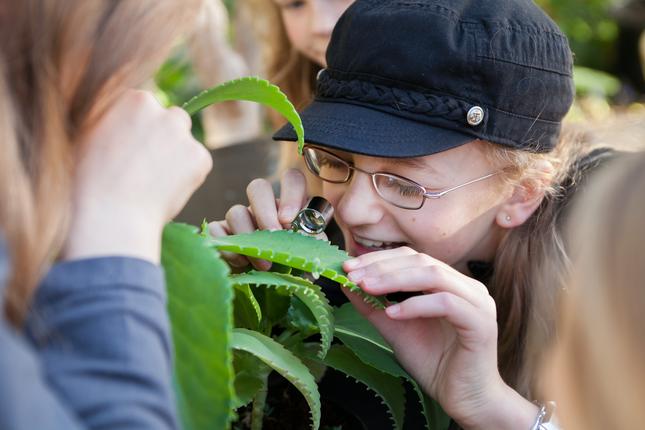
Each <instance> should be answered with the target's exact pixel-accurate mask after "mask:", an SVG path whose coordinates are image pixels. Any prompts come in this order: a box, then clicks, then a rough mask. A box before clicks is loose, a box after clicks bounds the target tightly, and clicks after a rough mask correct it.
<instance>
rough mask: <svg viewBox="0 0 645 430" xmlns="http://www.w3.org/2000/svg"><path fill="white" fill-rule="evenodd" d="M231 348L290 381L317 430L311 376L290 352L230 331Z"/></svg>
mask: <svg viewBox="0 0 645 430" xmlns="http://www.w3.org/2000/svg"><path fill="white" fill-rule="evenodd" d="M232 346H233V348H234V349H237V350H242V351H246V352H249V353H251V354H253V355H254V356H256V357H257V358H259V359H260V360H262V361H263V362H264V363H265V364H266V365H268V366H269V367H271V368H273V369H274V370H276V371H277V372H278V373H280V374H281V375H282V376H283V377H285V378H286V379H287V380H288V381H289V382H291V383H292V384H293V385H294V386H295V387H296V388H297V389H298V390H299V391H300V392H301V393H302V395H303V396H304V397H305V400H306V401H307V403H308V404H309V408H310V412H311V428H312V429H314V430H318V428H319V427H320V394H319V393H318V386H317V385H316V381H315V380H314V377H313V375H312V374H311V372H309V369H308V368H307V366H305V365H304V364H303V363H302V362H301V361H300V360H299V359H298V357H296V356H295V355H294V354H293V353H292V352H291V351H289V350H287V349H285V348H284V347H283V346H282V345H280V344H279V343H278V342H276V341H275V340H273V339H271V338H270V337H268V336H265V335H263V334H261V333H258V332H254V331H251V330H246V329H241V328H238V329H235V330H233V338H232Z"/></svg>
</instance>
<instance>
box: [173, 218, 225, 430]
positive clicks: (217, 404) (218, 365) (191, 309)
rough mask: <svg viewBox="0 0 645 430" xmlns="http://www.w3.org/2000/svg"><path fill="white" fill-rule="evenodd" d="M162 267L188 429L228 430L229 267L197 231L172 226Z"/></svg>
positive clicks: (180, 400) (181, 404)
mask: <svg viewBox="0 0 645 430" xmlns="http://www.w3.org/2000/svg"><path fill="white" fill-rule="evenodd" d="M161 263H162V265H163V267H164V271H165V274H166V284H167V289H168V310H169V313H170V320H171V326H172V336H173V344H174V348H175V351H174V356H175V361H174V373H175V376H174V378H175V387H176V390H177V399H178V404H179V412H180V416H181V420H182V423H183V428H185V429H188V430H191V429H206V428H218V429H225V428H228V426H229V422H230V421H231V420H232V419H233V406H234V402H235V395H234V391H233V378H234V373H233V365H232V361H233V356H232V353H231V348H230V336H231V330H232V328H233V327H232V325H233V311H232V302H233V288H232V287H231V283H230V280H229V278H228V273H229V269H228V265H227V264H226V263H224V262H223V261H222V260H221V259H220V257H219V254H218V253H217V252H216V251H215V250H213V248H212V247H211V246H209V239H207V238H205V237H203V236H200V235H199V234H198V230H197V228H196V227H193V226H189V225H186V224H174V223H171V224H168V225H167V226H166V228H165V229H164V232H163V243H162V251H161Z"/></svg>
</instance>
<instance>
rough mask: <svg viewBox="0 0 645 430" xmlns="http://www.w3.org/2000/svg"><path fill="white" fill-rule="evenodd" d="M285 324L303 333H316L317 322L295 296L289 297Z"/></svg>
mask: <svg viewBox="0 0 645 430" xmlns="http://www.w3.org/2000/svg"><path fill="white" fill-rule="evenodd" d="M287 324H288V325H289V327H290V328H293V329H296V330H297V331H299V332H300V333H303V334H305V335H311V334H314V333H318V332H319V331H320V330H319V328H318V323H317V322H316V318H315V317H314V315H313V313H311V310H309V308H308V307H307V305H306V304H305V303H304V302H303V301H302V300H300V299H299V298H298V297H296V296H292V297H291V304H290V305H289V311H288V312H287Z"/></svg>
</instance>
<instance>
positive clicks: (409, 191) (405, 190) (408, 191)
mask: <svg viewBox="0 0 645 430" xmlns="http://www.w3.org/2000/svg"><path fill="white" fill-rule="evenodd" d="M399 194H400V195H402V196H403V197H416V196H418V195H419V194H421V192H420V190H419V187H415V186H412V185H403V184H399Z"/></svg>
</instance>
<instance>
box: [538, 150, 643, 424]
mask: <svg viewBox="0 0 645 430" xmlns="http://www.w3.org/2000/svg"><path fill="white" fill-rule="evenodd" d="M625 158H626V159H624V160H617V161H615V162H613V163H612V164H611V165H609V166H608V167H607V169H606V170H605V171H602V172H599V174H598V177H596V178H594V181H593V182H592V183H591V185H590V187H589V188H588V191H587V192H586V193H585V194H584V195H583V196H582V199H581V200H580V201H579V202H577V204H576V206H575V209H574V212H573V213H572V217H571V221H572V222H571V223H570V227H571V228H570V246H571V251H572V261H573V266H572V272H571V277H570V281H569V283H568V285H567V291H566V292H565V296H566V297H565V298H564V302H563V307H562V310H561V314H560V326H559V331H560V337H559V339H558V342H557V345H556V347H555V348H554V350H553V351H552V353H551V354H550V360H549V361H548V362H547V366H548V367H547V368H546V372H545V375H546V377H545V381H544V382H545V383H546V387H545V391H546V396H545V397H546V398H552V399H554V400H556V401H557V403H558V412H557V414H558V416H559V419H560V421H561V423H562V425H563V428H565V429H567V430H577V429H585V430H594V429H598V430H600V429H612V430H619V429H637V428H644V426H645V336H644V335H643V331H644V330H645V259H644V258H643V244H644V243H645V153H640V154H635V155H630V156H628V157H625Z"/></svg>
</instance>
